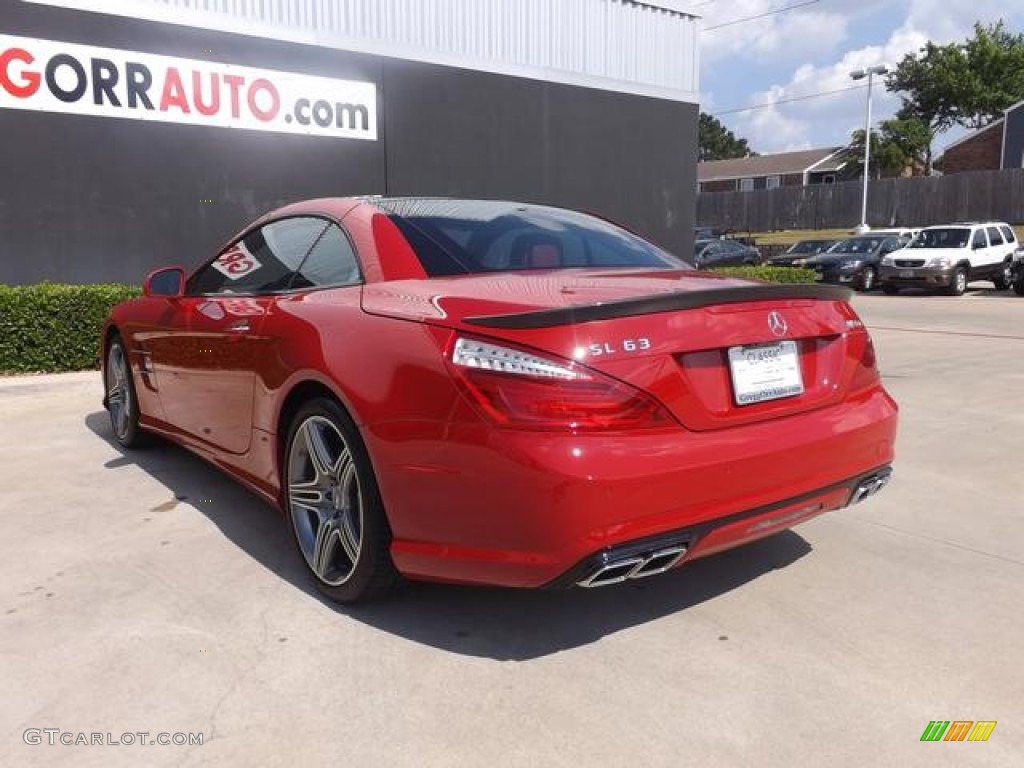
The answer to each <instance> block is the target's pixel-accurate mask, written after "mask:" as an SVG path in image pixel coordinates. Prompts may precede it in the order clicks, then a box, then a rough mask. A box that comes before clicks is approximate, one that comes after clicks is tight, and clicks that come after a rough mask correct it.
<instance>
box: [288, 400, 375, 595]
mask: <svg viewBox="0 0 1024 768" xmlns="http://www.w3.org/2000/svg"><path fill="white" fill-rule="evenodd" d="M288 508H289V512H290V514H291V516H292V524H293V525H294V527H295V534H296V538H297V539H298V543H299V549H300V550H301V551H302V555H303V557H305V558H306V564H307V565H309V567H310V569H311V570H312V571H313V573H314V574H316V576H317V578H318V579H320V580H321V581H322V582H323V583H324V584H327V585H328V586H332V587H336V586H338V585H340V584H344V583H345V582H346V581H348V579H349V578H351V576H352V574H353V572H354V571H355V569H356V564H357V563H358V562H359V554H360V551H361V549H362V538H363V504H362V495H361V493H360V490H359V478H358V476H357V474H356V466H355V462H354V460H353V457H352V452H351V450H350V449H349V446H348V444H347V443H346V442H345V438H344V437H342V434H341V432H340V431H339V429H338V427H337V426H335V424H334V423H333V422H332V421H331V420H330V419H327V418H325V417H323V416H310V417H309V418H307V419H306V420H305V421H303V422H302V424H300V425H299V428H298V429H297V430H296V431H295V436H294V437H293V438H292V444H291V446H290V449H289V451H288Z"/></svg>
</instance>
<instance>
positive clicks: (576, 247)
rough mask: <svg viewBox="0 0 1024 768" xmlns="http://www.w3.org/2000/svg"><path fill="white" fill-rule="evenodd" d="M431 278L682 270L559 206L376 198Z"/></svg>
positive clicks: (652, 249) (637, 241)
mask: <svg viewBox="0 0 1024 768" xmlns="http://www.w3.org/2000/svg"><path fill="white" fill-rule="evenodd" d="M373 203H374V205H376V206H377V207H378V208H380V209H381V210H383V211H385V212H387V213H389V214H390V218H391V220H392V221H393V222H394V223H395V225H396V226H397V227H398V228H399V229H400V230H401V231H402V234H403V235H404V236H405V238H406V240H408V241H409V244H410V245H411V246H412V248H413V250H414V251H415V253H416V256H417V257H418V258H419V260H420V263H421V264H422V265H423V269H424V270H425V271H426V272H427V274H428V275H429V276H430V277H441V276H446V275H463V274H477V273H481V272H507V271H515V270H526V269H573V268H580V267H632V268H637V267H639V268H644V269H687V268H691V267H690V265H689V264H687V263H686V262H684V261H682V260H681V259H677V258H675V257H673V256H671V255H669V254H668V253H666V252H665V251H663V250H661V249H660V248H658V247H657V246H655V245H652V244H651V243H648V242H647V241H646V240H643V239H641V238H640V237H638V236H636V235H633V234H631V233H629V232H627V231H625V230H623V229H620V228H619V227H617V226H615V225H614V224H610V223H608V222H606V221H604V220H603V219H599V218H596V217H593V216H588V215H586V214H583V213H577V212H575V211H569V210H564V209H560V208H548V207H545V206H539V205H524V204H519V203H506V202H492V201H475V200H440V199H438V200H422V199H409V200H374V201H373Z"/></svg>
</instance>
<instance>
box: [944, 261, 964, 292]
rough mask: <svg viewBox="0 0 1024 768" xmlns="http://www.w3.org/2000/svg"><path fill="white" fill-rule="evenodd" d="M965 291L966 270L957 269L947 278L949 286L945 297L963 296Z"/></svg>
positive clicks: (962, 268)
mask: <svg viewBox="0 0 1024 768" xmlns="http://www.w3.org/2000/svg"><path fill="white" fill-rule="evenodd" d="M966 291H967V268H966V267H957V268H956V269H954V270H953V274H952V276H951V277H950V278H949V285H948V286H947V287H946V295H947V296H963V295H964V293H965V292H966Z"/></svg>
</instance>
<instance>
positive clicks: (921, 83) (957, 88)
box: [862, 21, 1024, 173]
mask: <svg viewBox="0 0 1024 768" xmlns="http://www.w3.org/2000/svg"><path fill="white" fill-rule="evenodd" d="M886 87H887V88H888V89H889V90H890V91H892V92H893V93H896V94H898V95H899V96H900V99H901V101H902V107H901V108H900V111H899V112H898V113H897V118H898V119H899V120H900V121H907V120H913V121H918V122H920V123H921V124H922V125H924V126H926V128H927V131H928V148H927V150H926V152H925V157H924V160H925V166H926V170H927V172H928V173H930V172H931V165H932V152H931V144H932V143H933V142H934V139H935V136H936V135H938V134H939V133H943V132H944V131H947V130H949V129H950V128H952V127H953V126H954V125H961V126H964V127H966V128H980V127H982V126H984V125H987V124H988V123H990V122H991V121H992V120H994V119H997V118H998V117H1000V116H1001V115H1002V113H1003V111H1004V110H1005V109H1007V108H1008V107H1010V106H1012V105H1013V104H1015V103H1017V102H1018V101H1021V100H1024V35H1020V34H1013V33H1011V32H1009V31H1007V30H1006V27H1005V25H1004V24H1003V22H1002V21H1000V22H997V23H995V24H988V25H985V24H981V23H977V24H975V25H974V35H973V36H972V37H970V38H968V39H967V40H965V41H964V42H963V43H950V44H948V45H936V44H935V43H933V42H929V43H927V44H926V45H925V46H924V47H923V48H922V49H921V50H920V51H919V52H918V53H911V54H907V55H906V56H905V57H904V58H903V60H902V61H901V62H900V63H899V65H898V66H897V67H896V69H895V70H894V71H893V72H892V74H890V75H889V77H888V79H887V80H886ZM862 141H863V139H862Z"/></svg>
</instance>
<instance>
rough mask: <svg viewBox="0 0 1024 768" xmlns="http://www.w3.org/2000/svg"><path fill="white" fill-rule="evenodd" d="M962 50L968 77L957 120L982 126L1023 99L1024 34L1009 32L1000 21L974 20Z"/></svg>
mask: <svg viewBox="0 0 1024 768" xmlns="http://www.w3.org/2000/svg"><path fill="white" fill-rule="evenodd" d="M964 51H965V53H966V56H967V72H968V77H969V80H968V82H967V84H966V85H967V87H966V89H965V94H964V97H965V98H964V103H963V104H961V105H960V117H961V120H960V121H959V122H960V124H961V125H963V126H964V127H965V128H983V127H985V126H986V125H988V124H989V123H991V122H992V121H993V120H998V119H999V118H1000V117H1002V116H1003V113H1004V112H1005V111H1006V110H1007V109H1009V108H1010V107H1012V106H1013V105H1014V104H1016V103H1017V102H1019V101H1021V100H1024V35H1022V34H1020V33H1018V34H1013V33H1011V32H1008V31H1007V30H1006V28H1005V26H1004V25H1003V22H1001V21H1000V22H999V23H997V24H991V25H988V26H982V25H981V24H975V26H974V37H972V38H971V39H970V40H968V41H967V43H966V44H965V45H964Z"/></svg>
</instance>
